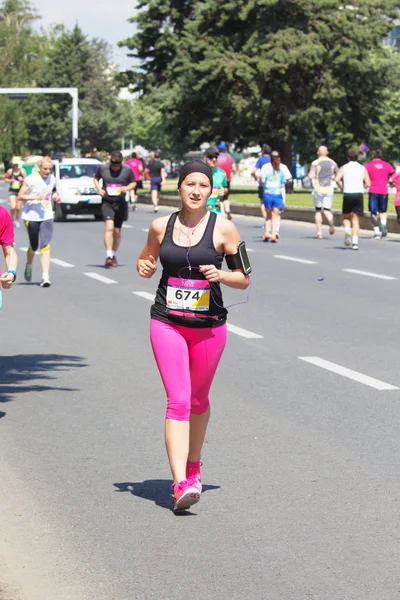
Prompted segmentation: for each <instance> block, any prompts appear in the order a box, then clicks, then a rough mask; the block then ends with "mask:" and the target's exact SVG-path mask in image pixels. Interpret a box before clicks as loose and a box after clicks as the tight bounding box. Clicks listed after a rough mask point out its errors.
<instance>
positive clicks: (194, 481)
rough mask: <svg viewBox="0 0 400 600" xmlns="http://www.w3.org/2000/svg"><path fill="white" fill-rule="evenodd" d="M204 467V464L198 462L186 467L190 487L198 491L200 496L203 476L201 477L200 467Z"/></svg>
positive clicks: (189, 463)
mask: <svg viewBox="0 0 400 600" xmlns="http://www.w3.org/2000/svg"><path fill="white" fill-rule="evenodd" d="M202 466H203V463H202V462H200V461H198V462H193V463H192V462H188V464H187V466H186V479H187V481H188V483H189V484H190V485H193V487H195V488H196V490H198V492H199V494H201V490H202V485H201V475H200V467H202Z"/></svg>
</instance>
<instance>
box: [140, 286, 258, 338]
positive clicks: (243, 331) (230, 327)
mask: <svg viewBox="0 0 400 600" xmlns="http://www.w3.org/2000/svg"><path fill="white" fill-rule="evenodd" d="M132 294H133V295H134V296H139V297H140V298H145V299H146V300H150V302H154V298H155V295H154V294H150V293H149V292H132ZM226 326H227V329H228V331H230V332H231V333H235V334H236V335H240V336H241V337H243V338H246V339H247V340H260V339H263V336H262V335H259V334H258V333H253V332H252V331H249V330H248V329H242V327H237V326H236V325H232V324H231V323H227V324H226Z"/></svg>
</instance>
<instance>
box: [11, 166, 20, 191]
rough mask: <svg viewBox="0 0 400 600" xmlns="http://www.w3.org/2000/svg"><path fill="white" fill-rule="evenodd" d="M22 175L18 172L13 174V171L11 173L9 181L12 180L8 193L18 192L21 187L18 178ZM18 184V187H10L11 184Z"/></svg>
mask: <svg viewBox="0 0 400 600" xmlns="http://www.w3.org/2000/svg"><path fill="white" fill-rule="evenodd" d="M20 175H22V171H18V173H14V171H13V172H12V173H11V177H10V179H11V180H12V182H11V183H10V187H9V191H10V192H18V191H19V190H20V189H21V187H22V183H21V182H20V181H19V180H18V177H19V176H20ZM16 183H18V187H17V186H16V187H12V185H13V184H16Z"/></svg>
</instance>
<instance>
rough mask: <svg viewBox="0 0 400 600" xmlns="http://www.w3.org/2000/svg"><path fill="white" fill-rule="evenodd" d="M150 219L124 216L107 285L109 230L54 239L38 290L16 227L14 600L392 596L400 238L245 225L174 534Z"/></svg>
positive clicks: (7, 555) (11, 392)
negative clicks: (223, 339) (199, 457)
mask: <svg viewBox="0 0 400 600" xmlns="http://www.w3.org/2000/svg"><path fill="white" fill-rule="evenodd" d="M3 190H4V188H3V187H0V197H3V198H5V196H4V191H3ZM168 212H171V211H169V210H168V209H167V208H162V209H161V210H160V213H161V214H167V213H168ZM153 217H154V215H153V214H152V213H151V211H150V208H149V207H145V206H141V207H140V208H139V210H138V211H137V212H136V213H131V215H130V219H129V222H128V223H127V225H129V227H126V228H124V230H123V241H122V246H121V250H120V252H119V256H118V258H119V261H120V264H121V266H120V267H119V268H118V269H112V270H106V269H104V268H103V266H102V265H103V262H104V258H105V257H104V250H103V247H102V224H101V223H96V222H94V221H91V220H87V219H82V220H68V222H66V223H60V224H56V226H55V235H54V240H53V243H52V258H53V259H55V260H56V261H58V262H54V263H53V264H52V281H53V285H52V287H51V288H49V289H42V288H40V287H39V286H38V282H39V281H40V268H39V261H38V259H39V257H37V259H36V260H37V264H35V268H34V281H33V283H32V284H26V283H25V282H24V281H23V277H22V275H23V265H24V252H23V251H21V250H20V248H26V246H27V237H26V233H25V231H24V230H23V229H22V228H21V229H19V230H17V231H16V248H17V249H18V252H19V256H20V268H19V279H18V283H17V284H16V285H15V287H14V288H13V289H12V290H11V292H9V293H4V300H3V311H2V314H1V316H0V319H1V320H0V323H1V340H2V347H1V358H0V394H1V400H0V401H1V406H0V410H1V411H2V412H1V413H0V414H1V416H2V417H3V418H1V419H0V432H1V435H0V456H1V460H0V482H1V484H0V504H1V508H2V527H1V529H0V556H1V557H2V560H1V563H2V565H3V566H4V568H2V569H1V573H0V587H1V584H2V583H3V584H4V585H3V587H4V590H5V597H6V598H7V593H9V597H10V598H11V600H19V599H21V600H22V599H27V600H91V599H96V600H120V599H129V600H131V599H134V600H148V599H153V598H157V599H158V600H180V599H181V598H187V597H199V598H204V599H207V600H217V599H218V600H220V599H223V600H225V599H229V600H247V599H263V600H398V599H399V597H400V582H399V559H400V552H399V539H400V527H399V519H398V507H399V500H398V499H399V496H400V477H399V468H398V466H399V464H400V441H399V440H400V438H399V433H398V432H399V425H400V390H399V389H398V388H400V372H399V369H398V338H399V334H398V332H399V328H400V314H399V310H398V298H399V293H400V280H399V268H398V265H399V253H400V244H399V242H398V240H397V239H391V238H390V237H389V238H388V239H387V240H379V241H376V240H372V239H371V238H370V237H369V236H366V237H364V236H363V237H362V239H361V240H360V248H361V250H360V252H358V253H357V252H352V251H351V250H344V247H343V235H342V232H341V231H337V233H336V234H335V235H334V236H332V237H329V235H327V237H325V239H324V240H322V241H319V240H316V239H315V238H314V228H313V227H312V226H310V225H307V224H301V223H284V224H283V225H282V232H281V233H282V238H281V241H280V242H279V243H278V244H276V245H273V244H263V243H262V241H261V239H262V238H261V236H262V229H261V219H257V218H248V217H237V218H236V219H235V222H236V223H237V225H238V227H239V229H240V232H241V235H242V238H243V239H245V240H246V241H247V245H248V247H249V248H250V249H251V250H252V252H251V254H250V256H251V260H252V264H253V269H254V272H253V275H252V289H251V291H250V296H249V299H248V303H247V304H242V305H237V306H234V307H232V308H231V309H230V314H229V323H230V324H231V325H232V326H235V327H237V328H240V329H232V330H231V332H230V334H229V340H228V346H227V349H226V352H225V354H224V357H223V360H222V363H221V366H220V368H219V371H218V373H217V376H216V379H215V383H214V386H213V390H212V396H211V400H212V413H213V414H212V421H211V424H210V428H209V432H208V435H207V443H206V445H205V449H204V456H203V461H204V467H203V481H204V484H205V491H204V494H203V496H202V499H201V502H200V503H199V504H198V505H196V507H194V508H193V510H192V511H191V513H187V514H186V515H185V516H175V515H174V514H173V513H172V512H171V507H172V500H171V497H170V488H169V486H170V483H171V479H170V473H169V468H168V463H167V459H166V455H165V450H164V443H163V422H164V413H165V399H164V391H163V388H162V384H161V381H160V378H159V375H158V372H157V369H156V366H155V363H154V360H153V357H152V352H151V348H150V344H149V340H148V326H149V308H150V304H151V302H150V300H149V298H151V295H152V294H154V292H155V289H156V284H157V280H158V275H157V276H156V277H155V278H154V279H153V280H150V281H145V280H143V279H140V278H139V277H138V276H137V274H136V270H135V262H136V257H137V255H138V252H139V250H140V248H141V247H142V245H143V243H144V241H145V238H146V231H145V230H146V229H147V228H148V227H149V223H150V222H151V220H152V219H153ZM282 256H284V257H286V258H282ZM293 259H296V261H297V260H303V261H308V262H295V261H293ZM60 261H61V262H60ZM67 264H68V265H70V266H66V265H67ZM346 269H350V270H352V271H353V272H349V271H347V270H346ZM354 271H357V272H354ZM360 271H361V272H362V273H359V272H360ZM88 273H89V274H91V275H90V276H89V275H88ZM365 273H367V274H365ZM93 274H94V276H95V277H96V276H100V277H106V278H108V279H109V280H112V281H113V282H115V283H107V282H106V280H101V279H100V280H99V279H96V278H93ZM376 276H383V277H388V279H381V278H379V277H376ZM137 293H139V294H141V295H137ZM245 299H246V293H243V292H238V291H233V290H225V301H226V303H228V304H232V303H235V302H240V301H243V300H245ZM304 359H307V360H304ZM323 361H328V362H323ZM321 365H322V366H321ZM343 368H347V369H350V371H344V370H343ZM332 369H333V371H332ZM334 371H336V372H334ZM8 586H10V588H8ZM11 590H12V593H11ZM7 600H8V598H7Z"/></svg>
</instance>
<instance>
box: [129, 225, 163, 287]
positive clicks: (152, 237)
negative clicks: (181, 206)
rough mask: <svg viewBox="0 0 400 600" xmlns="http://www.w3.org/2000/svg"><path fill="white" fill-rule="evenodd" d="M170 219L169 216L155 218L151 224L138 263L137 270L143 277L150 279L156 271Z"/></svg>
mask: <svg viewBox="0 0 400 600" xmlns="http://www.w3.org/2000/svg"><path fill="white" fill-rule="evenodd" d="M168 219H169V216H168V217H160V218H159V219H155V220H154V221H153V222H152V224H151V225H150V229H149V233H148V235H147V241H146V243H145V245H144V246H143V248H142V250H141V252H140V254H139V257H138V260H137V265H136V269H137V272H138V273H139V275H140V276H141V277H145V278H146V279H149V278H150V277H152V276H153V275H154V273H155V272H156V269H157V259H158V256H159V254H160V246H161V242H162V241H163V238H164V234H165V229H166V227H167V223H168Z"/></svg>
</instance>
